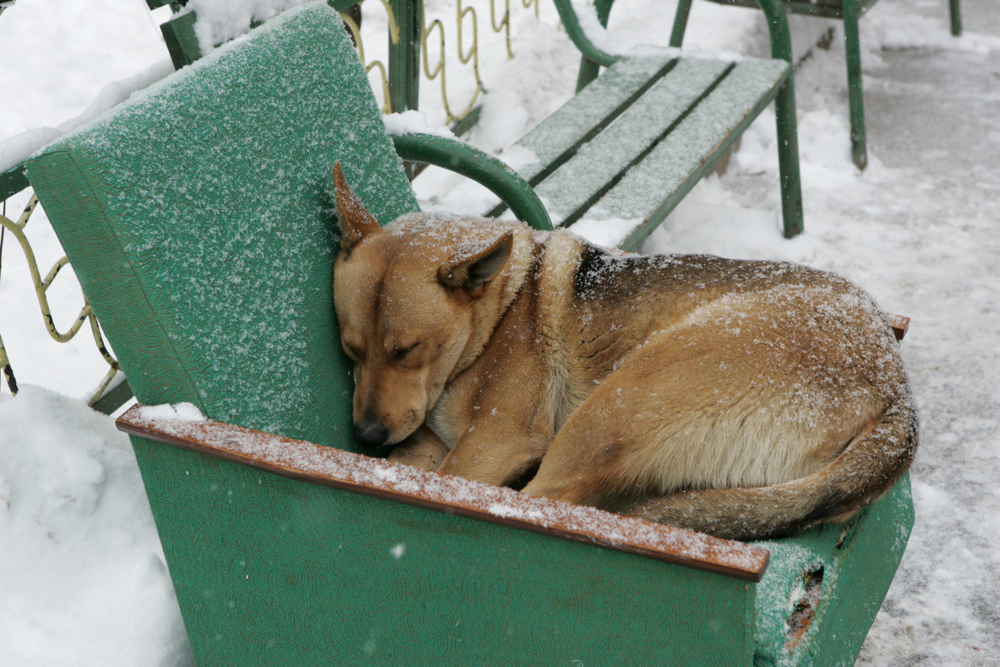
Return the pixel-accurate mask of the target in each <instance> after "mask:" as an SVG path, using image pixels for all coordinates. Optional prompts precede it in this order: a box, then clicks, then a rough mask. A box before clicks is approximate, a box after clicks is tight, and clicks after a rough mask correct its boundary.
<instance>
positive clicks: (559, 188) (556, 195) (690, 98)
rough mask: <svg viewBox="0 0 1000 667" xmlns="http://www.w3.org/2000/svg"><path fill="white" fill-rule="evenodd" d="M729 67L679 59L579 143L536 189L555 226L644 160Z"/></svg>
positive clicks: (708, 61) (705, 61) (700, 60)
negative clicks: (603, 126) (594, 134)
mask: <svg viewBox="0 0 1000 667" xmlns="http://www.w3.org/2000/svg"><path fill="white" fill-rule="evenodd" d="M630 60H631V59H630ZM730 67H731V63H728V62H725V61H721V60H703V59H698V58H686V59H683V60H680V61H679V62H678V63H677V64H676V65H675V66H674V67H673V69H671V70H670V73H669V74H667V75H666V76H664V77H663V78H662V79H660V80H659V81H657V82H656V83H655V84H654V85H653V86H652V87H651V88H650V89H649V91H647V92H646V93H645V94H644V95H643V96H642V97H641V98H639V99H638V100H637V101H636V102H635V103H634V104H632V105H631V106H630V107H629V108H628V109H627V110H626V111H625V112H624V113H623V114H621V116H619V117H618V118H617V119H616V120H615V121H614V122H613V123H612V124H611V125H609V126H608V128H607V129H606V130H604V131H603V132H601V133H600V134H599V135H597V137H595V138H594V139H593V140H592V141H590V142H588V143H586V144H584V145H583V146H581V147H580V149H579V150H578V151H577V152H576V154H575V155H574V156H573V157H572V158H571V159H570V160H569V161H567V162H566V163H565V164H564V165H563V166H562V167H560V168H559V169H558V170H557V171H556V172H555V173H553V174H552V175H551V176H549V177H548V178H547V179H545V180H544V181H542V182H541V183H540V184H539V185H538V186H537V187H536V188H535V191H536V192H537V193H538V196H539V197H541V199H542V201H543V202H545V204H546V206H547V207H548V209H549V214H550V216H551V217H552V224H553V225H557V226H558V225H560V224H563V223H564V221H566V220H567V218H571V216H573V215H574V214H576V213H577V212H578V211H579V210H580V209H581V208H583V207H585V206H586V205H587V203H588V202H592V201H594V200H596V198H597V197H598V196H599V195H600V194H601V190H602V189H603V188H605V187H606V184H607V183H609V182H612V181H613V180H614V179H615V178H616V177H618V176H619V174H621V173H622V172H624V171H625V170H626V169H628V167H629V166H631V165H632V164H634V163H635V162H636V161H637V160H638V159H640V158H641V157H642V155H643V154H644V153H645V152H646V151H647V150H648V148H649V146H650V145H652V144H653V143H654V142H656V141H657V140H659V138H660V137H662V136H663V135H664V134H665V133H666V132H668V131H669V130H670V128H671V126H673V125H674V124H675V123H676V122H677V120H678V119H680V118H682V117H683V115H684V114H685V113H687V112H688V111H689V110H690V109H691V108H692V107H693V106H695V105H696V104H697V102H698V100H699V98H700V97H701V96H702V95H703V94H704V93H705V90H706V89H708V88H709V87H710V86H711V85H712V84H713V83H715V81H717V80H718V79H719V77H721V76H722V75H723V74H724V73H725V71H726V70H727V69H728V68H730ZM598 81H600V79H598ZM570 221H571V220H570Z"/></svg>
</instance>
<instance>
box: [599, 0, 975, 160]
mask: <svg viewBox="0 0 1000 667" xmlns="http://www.w3.org/2000/svg"><path fill="white" fill-rule="evenodd" d="M598 1H600V0H598ZM691 2H692V0H678V3H677V14H676V16H675V18H674V28H673V31H672V32H671V34H670V45H671V46H674V47H676V48H680V47H681V43H682V42H683V41H684V31H685V28H686V27H687V20H688V14H689V13H690V11H691ZM712 2H717V3H719V4H723V5H735V6H738V7H756V6H757V4H756V2H755V0H712ZM783 2H784V5H785V7H786V9H787V10H788V11H790V12H792V13H793V14H804V15H806V16H817V17H821V18H830V19H840V20H841V21H843V22H844V50H845V53H846V58H845V60H846V64H847V95H848V102H849V108H850V115H851V157H852V159H853V160H854V164H855V165H856V166H857V167H858V169H864V168H865V167H866V166H868V145H867V136H866V132H865V106H864V100H863V96H862V87H861V39H860V36H859V33H858V19H860V18H861V17H862V16H864V15H865V13H866V12H867V11H868V10H869V9H871V8H872V6H874V5H875V3H876V2H878V0H783ZM609 4H610V3H609ZM948 10H949V17H950V21H951V34H952V35H955V36H956V37H957V36H959V35H961V34H962V12H961V6H960V0H948ZM605 23H606V22H605Z"/></svg>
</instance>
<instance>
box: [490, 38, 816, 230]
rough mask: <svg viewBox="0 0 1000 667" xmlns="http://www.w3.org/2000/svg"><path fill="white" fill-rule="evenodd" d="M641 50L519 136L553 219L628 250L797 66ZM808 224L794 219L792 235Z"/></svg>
mask: <svg viewBox="0 0 1000 667" xmlns="http://www.w3.org/2000/svg"><path fill="white" fill-rule="evenodd" d="M638 51H639V52H640V53H639V54H632V55H629V56H626V57H624V58H621V59H620V60H618V61H617V62H615V63H614V64H613V65H612V66H611V67H610V68H609V69H608V70H607V72H605V73H604V74H602V75H601V76H600V77H599V78H598V79H596V80H595V81H594V82H593V83H591V84H590V85H588V86H587V87H585V88H584V89H583V90H581V91H580V92H579V93H577V94H576V95H575V96H574V97H573V98H572V99H571V100H570V101H569V102H568V103H566V105H564V106H563V107H562V108H560V109H558V110H557V111H556V112H555V113H553V114H552V115H551V116H549V117H548V118H546V119H545V120H544V121H542V122H541V123H540V124H539V125H538V126H536V127H535V128H534V129H532V130H531V131H530V132H528V133H527V134H526V135H525V136H524V137H523V138H521V139H520V140H518V141H517V142H516V143H515V144H514V147H515V148H516V149H521V150H522V151H529V152H530V153H529V154H533V155H535V156H536V158H537V161H535V162H534V163H531V162H528V161H522V164H521V165H519V166H518V167H516V171H517V172H518V173H519V174H520V175H521V176H522V177H523V178H524V179H525V180H527V181H528V182H529V183H531V185H533V186H534V188H535V192H536V193H537V194H538V196H539V197H540V198H541V200H542V201H543V202H544V203H545V204H546V206H547V208H548V210H549V214H550V216H551V218H552V222H553V224H554V225H556V226H560V225H575V226H576V228H577V229H578V230H580V231H581V233H583V234H584V235H585V236H588V238H593V239H595V240H600V242H602V243H603V244H604V245H609V246H619V247H621V248H623V249H625V250H638V249H639V246H640V245H641V244H642V242H643V240H645V238H646V237H647V236H648V235H649V233H650V232H651V231H652V230H653V229H655V228H656V226H657V225H659V224H660V223H661V222H662V221H663V219H664V218H666V216H667V215H668V214H669V213H670V211H672V210H673V209H674V207H676V206H677V204H678V203H680V201H681V199H683V197H684V196H685V195H686V194H687V193H688V192H689V191H690V190H691V188H693V187H694V185H695V184H696V183H697V182H698V181H699V180H700V179H701V178H702V177H703V176H704V175H705V173H706V172H708V171H709V170H710V169H711V168H712V166H713V165H714V164H715V163H716V162H717V161H718V159H719V158H720V157H721V156H722V155H724V154H725V153H726V151H727V150H728V149H729V147H730V146H731V145H732V143H733V141H734V140H735V139H736V138H737V137H739V136H740V134H742V133H743V131H744V130H745V129H746V128H747V126H748V125H749V124H750V123H751V122H752V121H753V119H754V118H756V117H757V115H759V114H760V112H761V111H762V110H763V109H764V108H765V107H766V106H767V105H768V104H770V103H771V102H772V101H773V100H774V99H775V97H777V95H778V93H779V91H780V90H781V88H782V86H784V85H785V83H786V81H787V80H788V77H789V76H790V74H791V67H790V65H789V64H788V63H786V62H785V61H782V60H761V59H750V58H747V59H742V60H739V61H735V62H734V61H731V60H724V59H714V58H701V57H684V58H681V57H679V54H678V53H677V52H676V51H673V50H667V49H664V50H656V49H651V48H648V47H643V48H640V49H638ZM522 154H524V153H523V152H522ZM525 162H526V163H525ZM496 212H497V210H496V209H494V210H491V211H490V213H496ZM800 224H801V219H799V220H798V221H795V220H787V221H786V230H788V233H789V235H791V234H792V233H794V230H795V229H796V228H797V225H800ZM798 228H800V227H798Z"/></svg>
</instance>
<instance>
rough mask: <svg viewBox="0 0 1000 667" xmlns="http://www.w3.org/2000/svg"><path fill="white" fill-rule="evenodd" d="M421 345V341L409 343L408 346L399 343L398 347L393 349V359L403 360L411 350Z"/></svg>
mask: <svg viewBox="0 0 1000 667" xmlns="http://www.w3.org/2000/svg"><path fill="white" fill-rule="evenodd" d="M419 346H420V343H414V344H413V345H408V346H407V345H397V346H396V347H394V348H393V349H392V360H393V361H402V360H403V359H405V358H406V357H407V355H409V354H410V352H413V351H414V350H415V349H417V347H419Z"/></svg>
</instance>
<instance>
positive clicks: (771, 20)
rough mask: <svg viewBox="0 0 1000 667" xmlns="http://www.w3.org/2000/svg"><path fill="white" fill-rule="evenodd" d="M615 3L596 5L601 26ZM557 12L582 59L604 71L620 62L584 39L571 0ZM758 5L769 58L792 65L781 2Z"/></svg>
mask: <svg viewBox="0 0 1000 667" xmlns="http://www.w3.org/2000/svg"><path fill="white" fill-rule="evenodd" d="M612 2H614V0H605V1H604V2H600V3H595V6H596V8H597V16H598V18H599V20H600V21H601V23H602V24H605V25H607V17H608V13H610V11H611V3H612ZM555 3H556V9H557V10H558V11H559V18H560V19H561V20H562V22H563V26H564V27H565V28H566V34H568V35H569V38H570V39H572V40H573V43H574V44H576V48H578V49H579V50H580V53H581V54H583V57H584V58H586V59H587V60H589V61H591V62H594V63H597V64H598V65H601V66H603V67H610V66H611V65H612V64H614V62H615V61H617V60H618V59H619V58H621V56H620V55H614V54H611V53H607V52H605V51H602V50H601V49H599V48H598V47H597V46H595V45H594V43H593V42H592V41H591V40H590V38H589V37H587V35H586V33H585V32H584V30H583V28H582V27H581V25H580V18H579V16H577V13H576V8H575V7H574V6H573V2H572V0H555ZM757 4H758V5H760V8H761V9H762V10H763V11H764V16H766V17H767V26H768V30H769V32H770V34H771V57H772V58H778V59H781V60H785V61H787V62H789V63H791V62H792V38H791V33H790V31H789V29H788V19H787V17H786V16H785V7H784V5H783V4H782V2H781V0H757Z"/></svg>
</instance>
